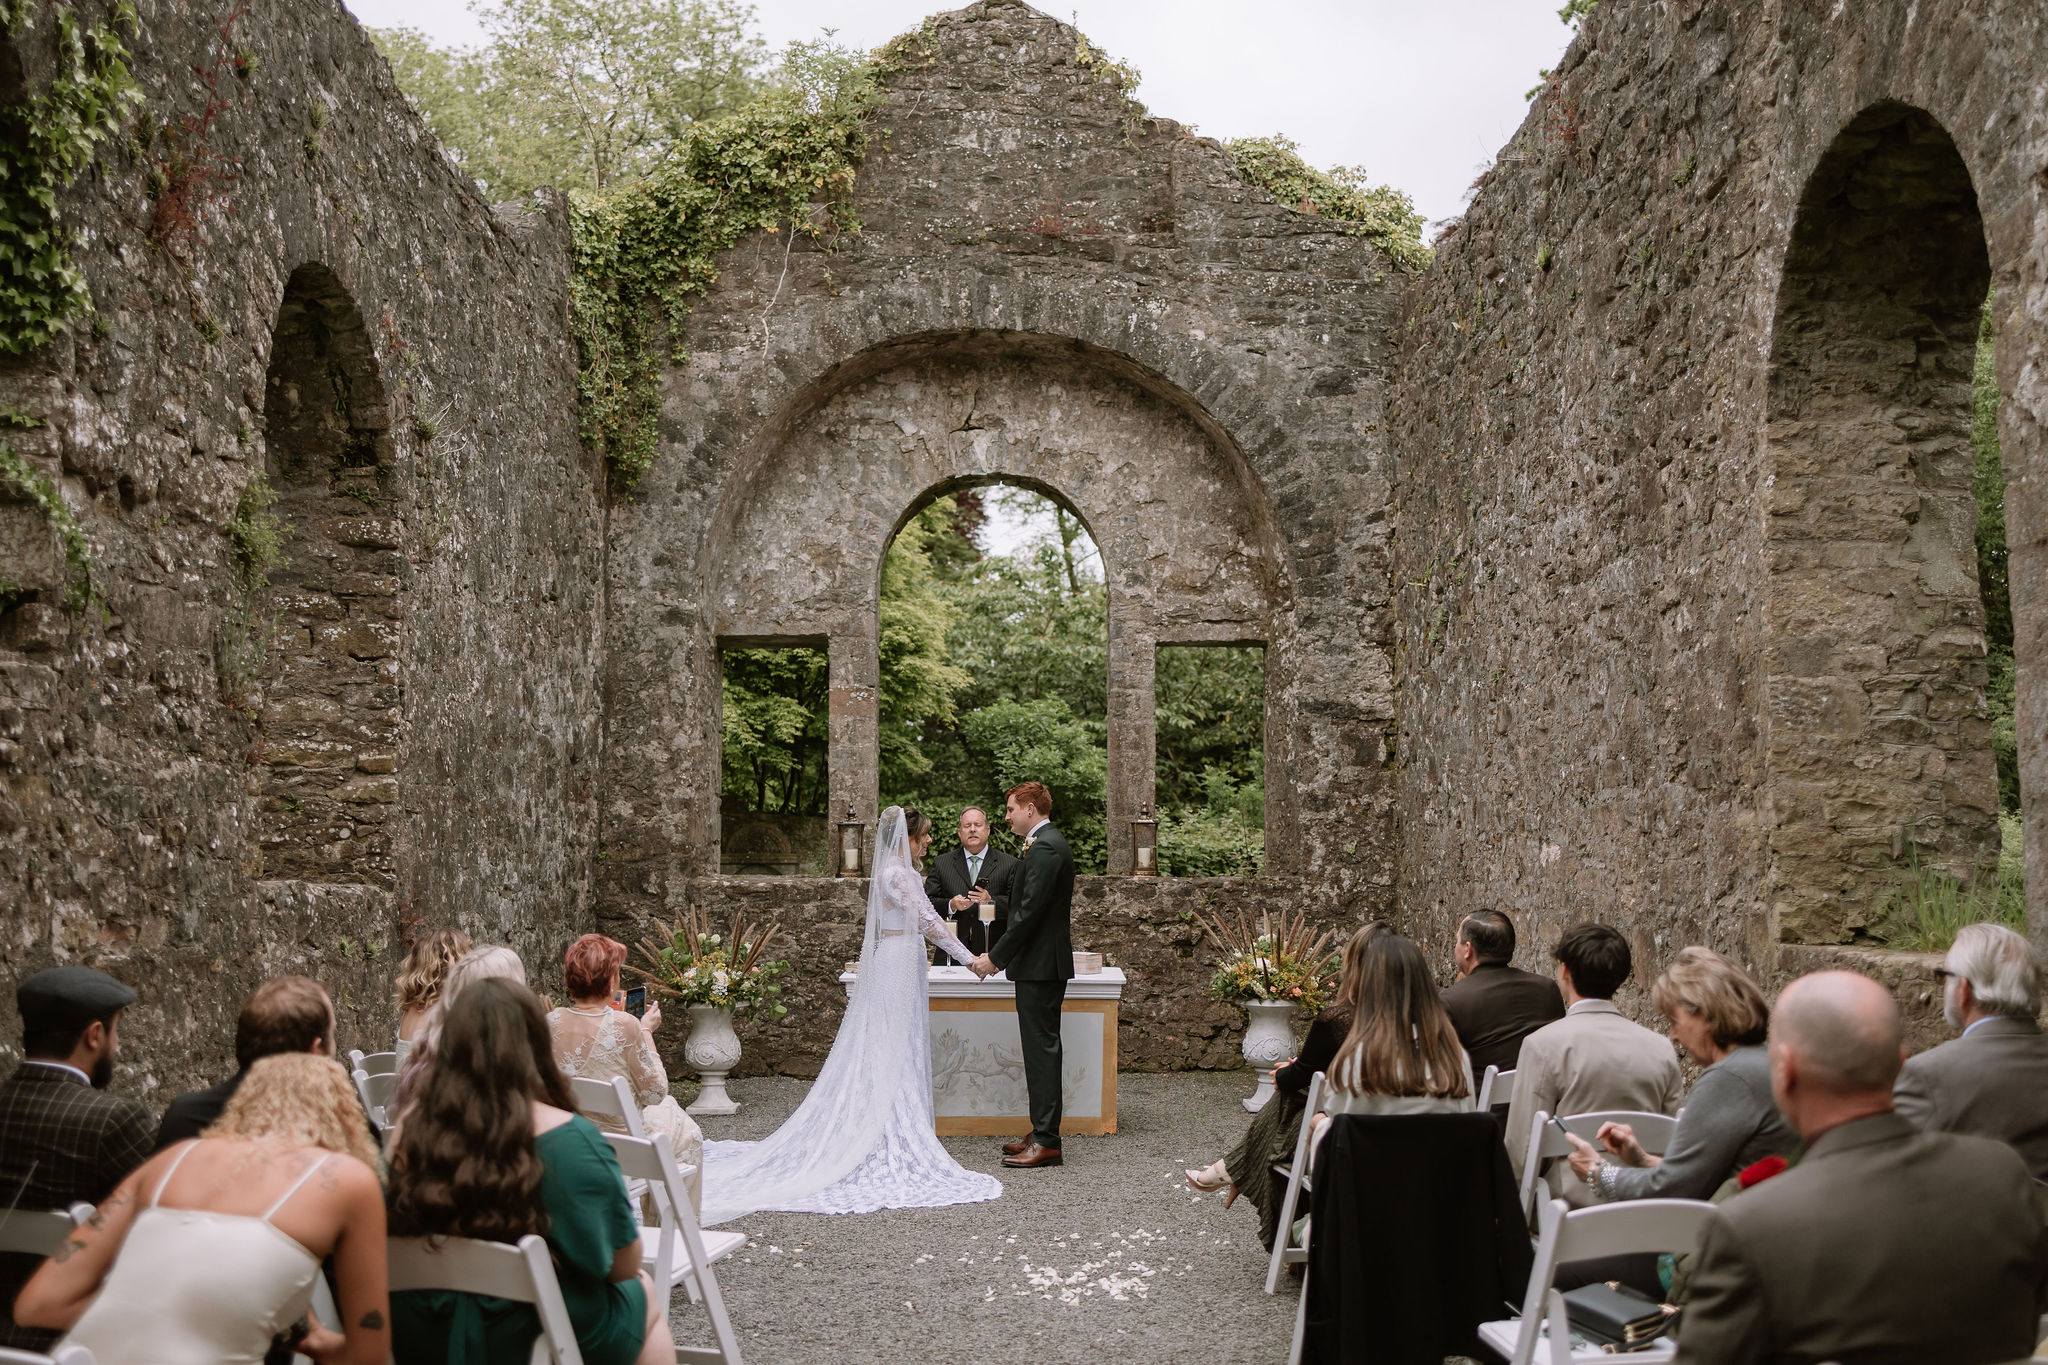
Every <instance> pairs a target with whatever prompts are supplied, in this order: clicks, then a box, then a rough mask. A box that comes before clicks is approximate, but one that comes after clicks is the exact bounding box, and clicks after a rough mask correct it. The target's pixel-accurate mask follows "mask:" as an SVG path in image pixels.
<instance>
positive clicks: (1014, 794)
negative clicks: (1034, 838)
mask: <svg viewBox="0 0 2048 1365" xmlns="http://www.w3.org/2000/svg"><path fill="white" fill-rule="evenodd" d="M1003 795H1004V796H1006V797H1008V798H1009V799H1010V800H1012V801H1015V802H1016V803H1017V804H1018V805H1020V806H1030V807H1032V808H1033V809H1035V810H1036V811H1037V812H1038V813H1039V814H1040V815H1043V816H1046V817H1047V818H1048V819H1049V818H1051V816H1052V793H1051V792H1049V791H1047V790H1046V789H1045V784H1044V783H1043V782H1019V783H1018V784H1017V785H1016V786H1014V787H1012V788H1010V790H1008V791H1007V792H1004V793H1003Z"/></svg>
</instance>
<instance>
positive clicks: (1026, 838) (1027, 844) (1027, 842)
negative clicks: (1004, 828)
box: [1024, 834, 1038, 853]
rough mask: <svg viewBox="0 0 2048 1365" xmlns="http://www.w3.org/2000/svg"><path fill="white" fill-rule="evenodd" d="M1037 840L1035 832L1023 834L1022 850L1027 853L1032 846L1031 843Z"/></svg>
mask: <svg viewBox="0 0 2048 1365" xmlns="http://www.w3.org/2000/svg"><path fill="white" fill-rule="evenodd" d="M1037 842H1038V836H1037V835H1036V834H1027V835H1025V836H1024V851H1025V852H1026V853H1029V852H1030V851H1031V846H1032V845H1033V844H1035V843H1037Z"/></svg>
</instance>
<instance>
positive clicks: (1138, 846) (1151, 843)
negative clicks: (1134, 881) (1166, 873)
mask: <svg viewBox="0 0 2048 1365" xmlns="http://www.w3.org/2000/svg"><path fill="white" fill-rule="evenodd" d="M1131 875H1132V876H1133V877H1156V876H1158V875H1159V822H1158V821H1157V820H1154V819H1153V818H1152V803H1151V802H1149V801H1148V802H1146V803H1145V804H1144V805H1142V806H1140V807H1138V818H1137V819H1135V820H1133V821H1131Z"/></svg>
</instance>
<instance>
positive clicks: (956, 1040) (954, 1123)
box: [839, 966, 1124, 1137]
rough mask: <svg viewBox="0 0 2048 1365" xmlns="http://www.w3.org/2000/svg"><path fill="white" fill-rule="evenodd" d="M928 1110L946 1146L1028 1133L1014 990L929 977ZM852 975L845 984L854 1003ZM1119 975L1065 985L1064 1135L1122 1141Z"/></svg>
mask: <svg viewBox="0 0 2048 1365" xmlns="http://www.w3.org/2000/svg"><path fill="white" fill-rule="evenodd" d="M928 970H929V972H930V983H931V987H930V988H931V1010H930V1016H929V1017H930V1021H931V1039H932V1104H933V1109H934V1112H935V1116H936V1119H937V1128H938V1133H939V1136H940V1137H1023V1136H1024V1135H1025V1134H1027V1133H1029V1132H1030V1131H1031V1117H1030V1109H1031V1105H1030V1101H1029V1098H1028V1096H1027V1094H1026V1092H1025V1088H1024V1055H1023V1044H1022V1041H1021V1039H1020V1038H1019V1037H1018V1034H1017V1004H1016V1001H1017V989H1016V987H1015V986H1013V985H1012V984H1011V983H1010V981H1009V980H1008V979H1007V978H1006V977H1004V976H1003V975H1002V974H1001V973H997V974H996V975H995V976H992V977H990V978H989V979H988V980H986V981H982V980H979V979H977V978H976V977H975V975H974V973H973V972H970V971H968V970H967V969H966V968H965V967H953V966H948V967H932V968H929V969H928ZM854 980H855V978H854V974H853V973H852V972H844V973H841V974H840V977H839V981H840V984H841V985H843V986H845V987H846V990H847V994H848V995H851V994H852V993H853V983H854ZM1123 994H1124V974H1123V970H1122V969H1121V968H1118V967H1105V968H1103V969H1102V971H1101V972H1099V973H1093V974H1090V975H1088V976H1077V977H1075V978H1074V979H1073V980H1072V981H1069V982H1068V983H1067V998H1066V1004H1065V1006H1064V1007H1063V1009H1062V1010H1061V1013H1060V1044H1061V1051H1062V1054H1063V1056H1064V1061H1065V1065H1064V1067H1063V1069H1062V1074H1061V1077H1060V1080H1061V1089H1062V1091H1063V1092H1064V1094H1063V1096H1062V1102H1063V1111H1062V1114H1061V1118H1060V1131H1061V1132H1062V1133H1091V1134H1092V1133H1114V1132H1115V1131H1116V1025H1117V1010H1118V1002H1119V1001H1121V1000H1122V999H1123Z"/></svg>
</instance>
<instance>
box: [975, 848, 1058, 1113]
mask: <svg viewBox="0 0 2048 1365" xmlns="http://www.w3.org/2000/svg"><path fill="white" fill-rule="evenodd" d="M1073 913H1074V854H1073V851H1072V850H1071V849H1069V848H1068V847H1067V840H1066V836H1065V835H1063V834H1061V833H1060V832H1059V831H1058V830H1057V829H1054V828H1053V826H1052V824H1051V822H1050V821H1048V822H1047V823H1045V824H1042V825H1040V826H1039V827H1038V828H1037V829H1035V830H1033V831H1032V837H1031V842H1030V845H1029V846H1028V847H1027V848H1026V849H1025V850H1024V857H1023V860H1022V862H1021V864H1020V865H1019V867H1018V869H1017V877H1016V880H1015V882H1013V883H1012V885H1011V890H1010V927H1009V929H1008V930H1007V931H1006V932H1005V933H1004V934H1003V936H1002V937H1001V938H1000V939H998V940H996V946H995V947H993V948H991V949H989V953H988V957H989V961H991V962H993V963H995V964H996V966H998V967H1000V968H1001V969H1002V970H1003V971H1004V972H1005V973H1006V974H1007V975H1008V976H1009V978H1010V980H1011V982H1012V983H1014V984H1015V986H1016V988H1017V1032H1018V1034H1019V1036H1020V1037H1021V1038H1022V1040H1023V1044H1024V1085H1025V1088H1026V1089H1027V1090H1029V1092H1030V1094H1031V1138H1030V1140H1031V1141H1032V1142H1035V1143H1037V1144H1038V1145H1039V1146H1041V1147H1044V1148H1047V1149H1049V1150H1050V1151H1051V1152H1054V1153H1057V1152H1058V1151H1059V1147H1060V1067H1061V1056H1060V1007H1061V1005H1063V1004H1064V1003H1065V1002H1066V998H1067V982H1068V981H1069V980H1071V979H1072V978H1073V975H1074V931H1073Z"/></svg>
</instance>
